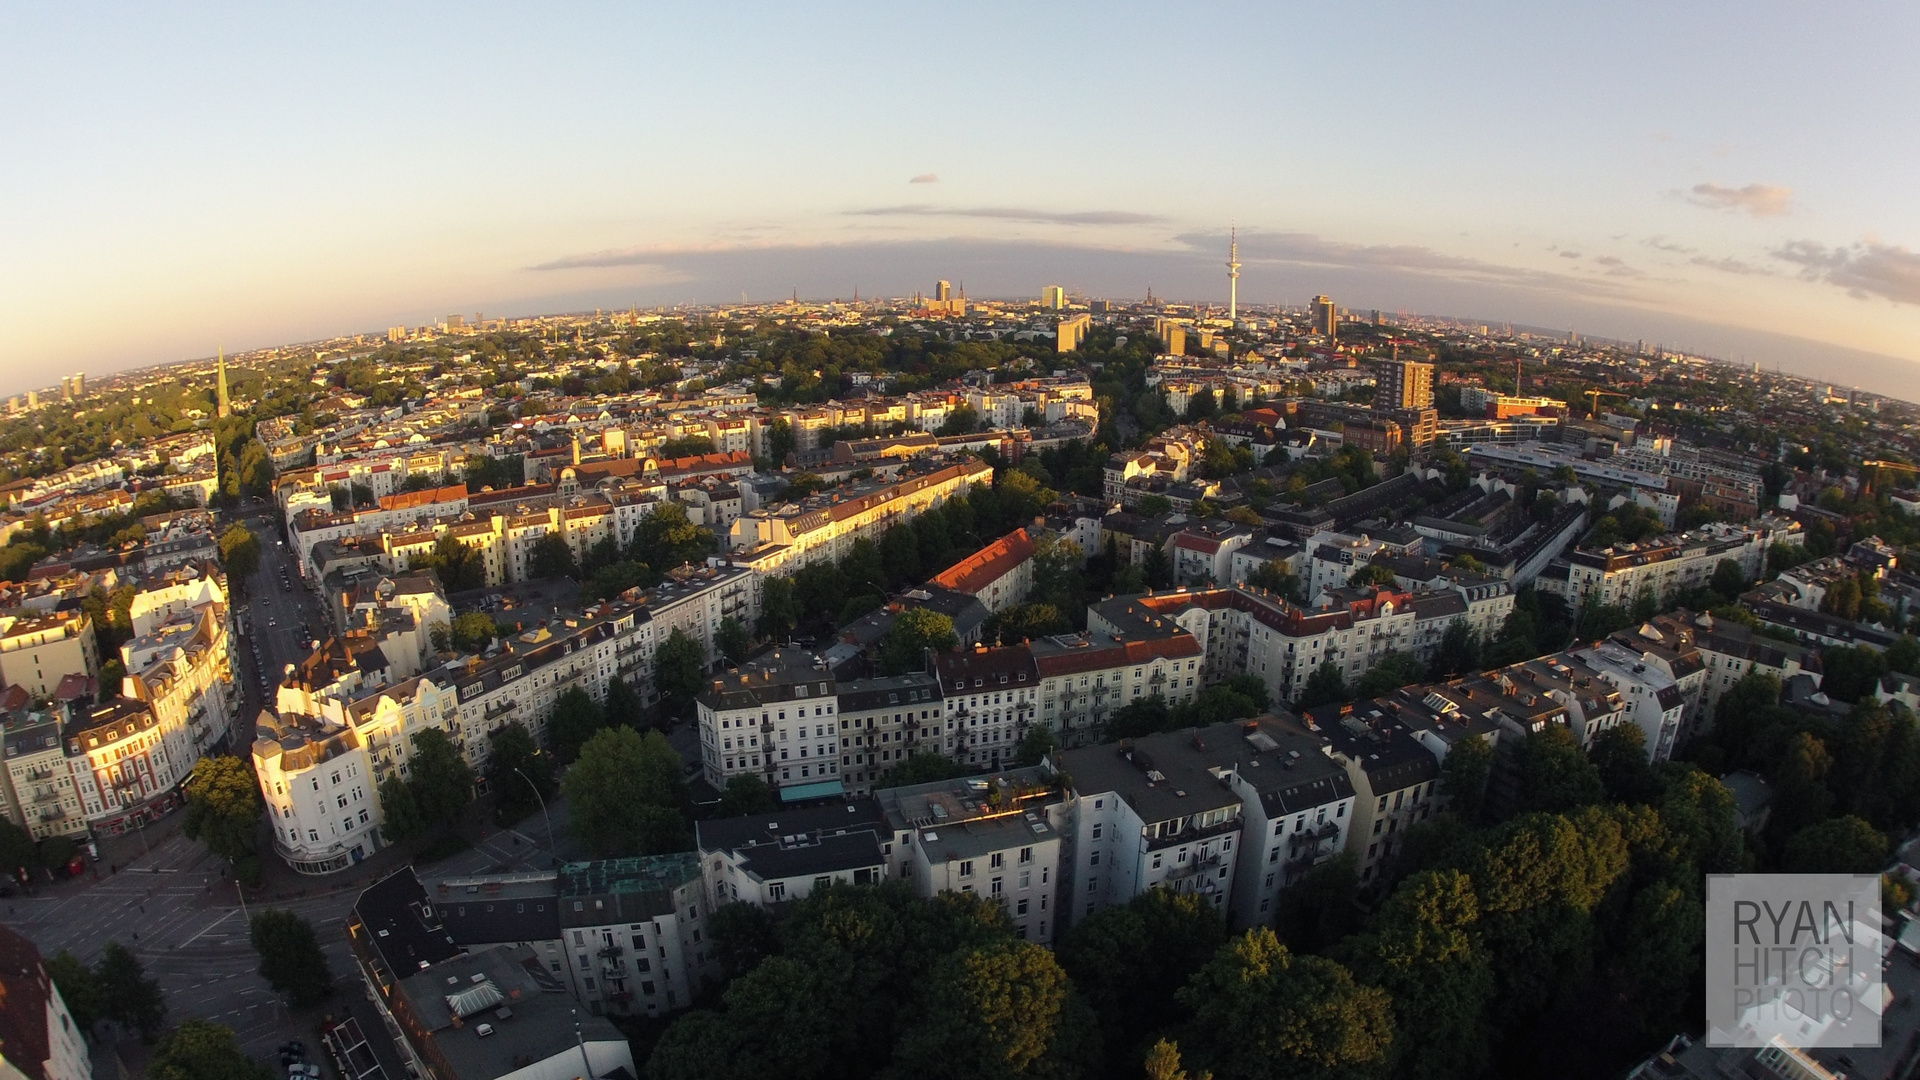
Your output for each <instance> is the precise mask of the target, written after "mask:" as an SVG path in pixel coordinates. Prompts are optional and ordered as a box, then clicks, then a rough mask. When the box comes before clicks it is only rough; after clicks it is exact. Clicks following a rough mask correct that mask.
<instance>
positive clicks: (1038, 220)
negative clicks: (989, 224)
mask: <svg viewBox="0 0 1920 1080" xmlns="http://www.w3.org/2000/svg"><path fill="white" fill-rule="evenodd" d="M916 182H917V181H916ZM847 213H848V214H849V215H851V216H853V217H969V218H991V219H993V220H996V221H1022V222H1028V223H1031V224H1041V225H1150V224H1152V223H1154V222H1157V221H1164V220H1166V219H1165V218H1162V217H1161V216H1160V215H1158V214H1136V213H1132V212H1130V211H1126V210H1034V209H1030V208H1027V207H1021V206H934V205H932V204H930V203H908V204H905V205H901V206H873V207H868V208H866V209H862V210H849V211H847Z"/></svg>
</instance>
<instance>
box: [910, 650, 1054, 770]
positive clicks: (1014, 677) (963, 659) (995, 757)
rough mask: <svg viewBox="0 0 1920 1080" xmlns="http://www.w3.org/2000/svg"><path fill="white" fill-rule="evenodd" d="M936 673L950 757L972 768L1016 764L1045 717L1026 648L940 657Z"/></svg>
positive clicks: (1036, 672) (1036, 674)
mask: <svg viewBox="0 0 1920 1080" xmlns="http://www.w3.org/2000/svg"><path fill="white" fill-rule="evenodd" d="M933 674H934V677H935V678H936V679H937V680H938V683H939V687H940V696H941V698H942V699H943V701H944V703H945V705H946V710H947V728H948V731H949V733H950V734H951V735H952V736H953V743H952V745H953V750H952V756H953V758H954V760H955V761H958V762H960V763H961V764H963V765H966V766H968V767H970V768H972V769H975V770H979V771H986V770H991V769H998V768H1000V767H1001V766H1002V763H1005V764H1006V765H1012V763H1013V759H1014V755H1015V754H1016V753H1017V752H1018V750H1019V744H1020V740H1021V739H1022V738H1024V737H1025V736H1026V733H1027V729H1028V728H1029V727H1030V726H1032V725H1033V724H1034V723H1035V722H1036V721H1037V720H1039V719H1040V717H1041V712H1040V673H1039V669H1038V667H1037V666H1036V664H1035V661H1034V657H1033V653H1032V651H1031V650H1030V649H1029V648H1028V647H1027V646H1025V645H1012V646H1006V647H1001V648H989V647H987V646H984V645H976V646H975V647H974V648H973V649H972V650H970V651H964V652H943V653H936V654H935V655H934V657H933Z"/></svg>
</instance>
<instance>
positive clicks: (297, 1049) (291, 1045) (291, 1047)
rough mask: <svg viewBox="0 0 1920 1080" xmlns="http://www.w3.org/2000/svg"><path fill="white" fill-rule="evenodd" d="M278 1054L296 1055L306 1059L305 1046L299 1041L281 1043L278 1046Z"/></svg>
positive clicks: (289, 1040)
mask: <svg viewBox="0 0 1920 1080" xmlns="http://www.w3.org/2000/svg"><path fill="white" fill-rule="evenodd" d="M278 1052H279V1053H282V1054H297V1055H299V1056H300V1057H306V1056H307V1044H306V1043H303V1042H301V1041H300V1040H299V1039H288V1040H287V1041H286V1042H283V1043H281V1044H280V1049H279V1051H278Z"/></svg>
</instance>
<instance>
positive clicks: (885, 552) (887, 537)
mask: <svg viewBox="0 0 1920 1080" xmlns="http://www.w3.org/2000/svg"><path fill="white" fill-rule="evenodd" d="M880 564H881V566H883V567H885V568H886V573H887V583H888V584H889V585H892V586H893V587H894V588H899V587H901V586H903V585H907V584H910V583H912V582H915V581H919V580H920V540H919V538H918V537H916V536H914V535H913V529H912V528H911V527H910V526H906V525H895V526H894V527H893V528H891V529H888V530H887V531H886V533H885V534H884V535H882V536H881V537H880Z"/></svg>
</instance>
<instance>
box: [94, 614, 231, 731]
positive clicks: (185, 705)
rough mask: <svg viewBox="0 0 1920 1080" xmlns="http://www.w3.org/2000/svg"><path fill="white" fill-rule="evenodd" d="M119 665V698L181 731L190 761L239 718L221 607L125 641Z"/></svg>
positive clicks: (177, 618)
mask: <svg viewBox="0 0 1920 1080" xmlns="http://www.w3.org/2000/svg"><path fill="white" fill-rule="evenodd" d="M156 621H157V620H156ZM120 662H121V663H122V664H123V665H125V668H126V672H127V674H126V677H125V679H123V680H122V683H121V693H122V694H124V695H125V696H126V697H129V698H132V699H134V700H135V701H138V702H141V703H143V704H144V705H145V706H146V707H147V708H148V709H149V710H150V711H151V712H152V713H153V715H154V717H155V718H156V719H157V720H158V721H159V722H160V724H161V725H162V727H164V728H166V729H168V730H175V729H177V730H181V731H183V732H185V733H186V737H187V740H188V743H189V745H190V746H191V748H192V754H193V756H194V758H195V759H196V760H197V759H198V758H199V757H200V755H202V754H204V753H207V752H208V751H209V750H211V749H213V748H214V747H215V746H216V745H218V744H220V743H222V742H223V741H224V740H226V738H227V736H228V733H229V732H230V731H231V729H232V724H233V721H234V720H235V719H237V717H238V715H239V709H240V686H239V683H238V682H237V681H236V680H235V679H234V675H233V654H232V641H231V637H230V635H229V633H228V626H227V611H226V605H225V604H218V603H207V604H202V605H200V606H199V607H197V608H192V609H189V610H188V611H185V612H182V613H181V614H179V615H177V616H174V617H172V618H170V619H168V620H167V621H166V622H164V623H161V624H159V625H156V626H154V628H153V629H152V630H151V631H150V632H148V633H144V634H139V635H137V636H135V637H133V638H130V639H128V640H127V641H125V642H123V643H121V645H120ZM187 767H188V768H192V762H188V765H187Z"/></svg>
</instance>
